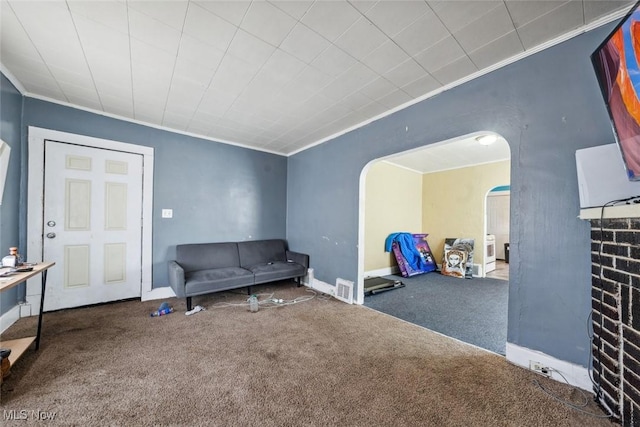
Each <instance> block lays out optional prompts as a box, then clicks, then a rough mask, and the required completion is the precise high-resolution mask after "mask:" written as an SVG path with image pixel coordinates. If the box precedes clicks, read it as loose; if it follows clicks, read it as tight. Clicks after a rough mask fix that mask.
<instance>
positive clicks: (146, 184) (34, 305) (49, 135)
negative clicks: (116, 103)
mask: <svg viewBox="0 0 640 427" xmlns="http://www.w3.org/2000/svg"><path fill="white" fill-rule="evenodd" d="M45 140H53V141H60V142H67V143H71V144H78V145H84V146H87V147H94V148H104V149H109V150H117V151H124V152H128V153H134V154H140V155H142V158H143V160H142V170H143V181H142V187H143V192H142V284H141V290H140V297H141V299H142V301H146V300H150V299H156V298H163V297H164V296H160V295H156V293H158V292H154V290H153V289H152V280H151V270H152V236H153V233H152V224H153V216H152V214H153V160H154V157H153V156H154V154H153V147H145V146H142V145H135V144H128V143H124V142H117V141H110V140H107V139H100V138H93V137H89V136H84V135H77V134H72V133H66V132H59V131H55V130H50V129H43V128H38V127H34V126H29V130H28V141H29V156H28V157H29V159H28V165H29V171H28V174H29V182H28V191H27V198H28V200H27V254H28V255H27V256H28V261H30V262H39V261H43V259H42V250H43V249H42V248H43V235H44V230H43V227H44V219H43V203H44V141H45ZM53 268H56V267H55V266H54V267H53ZM40 293H41V284H40V281H39V280H29V281H27V298H26V299H27V304H28V305H29V306H30V308H31V313H30V314H28V313H21V316H23V315H35V314H37V313H38V312H39V310H40ZM45 295H46V293H45Z"/></svg>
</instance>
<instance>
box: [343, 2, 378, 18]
mask: <svg viewBox="0 0 640 427" xmlns="http://www.w3.org/2000/svg"><path fill="white" fill-rule="evenodd" d="M349 3H351V6H353V7H355V8H356V9H358V11H359V12H360V13H362V14H363V15H364V14H365V13H367V12H368V11H369V9H371V8H372V7H373V6H375V5H376V3H378V0H349Z"/></svg>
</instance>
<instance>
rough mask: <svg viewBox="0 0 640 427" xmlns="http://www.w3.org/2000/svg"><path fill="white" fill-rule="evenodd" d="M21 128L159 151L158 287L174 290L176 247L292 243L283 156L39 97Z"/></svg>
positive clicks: (27, 104)
mask: <svg viewBox="0 0 640 427" xmlns="http://www.w3.org/2000/svg"><path fill="white" fill-rule="evenodd" d="M23 125H24V129H23V130H24V135H23V141H24V143H25V144H26V134H27V126H36V127H42V128H47V129H53V130H58V131H63V132H69V133H76V134H81V135H87V136H92V137H97V138H104V139H110V140H115V141H120V142H127V143H132V144H138V145H144V146H149V147H153V148H154V155H155V163H154V192H153V249H152V250H153V287H154V288H156V287H162V286H168V278H167V261H168V260H170V259H174V258H175V246H176V245H177V244H180V243H198V242H222V241H235V240H255V239H266V238H285V237H286V204H287V198H286V182H287V159H286V157H284V156H279V155H275V154H269V153H264V152H260V151H256V150H249V149H246V148H241V147H236V146H231V145H228V144H221V143H217V142H212V141H208V140H203V139H198V138H192V137H189V136H185V135H181V134H176V133H172V132H167V131H163V130H159V129H155V128H151V127H147V126H142V125H138V124H134V123H130V122H126V121H122V120H116V119H112V118H109V117H105V116H101V115H97V114H93V113H89V112H86V111H82V110H78V109H74V108H69V107H65V106H61V105H58V104H53V103H50V102H45V101H41V100H37V99H33V98H25V101H24V118H23ZM24 173H25V174H26V168H25V170H24ZM163 208H171V209H173V219H162V218H161V217H160V214H161V210H162V209H163ZM25 232H26V230H25Z"/></svg>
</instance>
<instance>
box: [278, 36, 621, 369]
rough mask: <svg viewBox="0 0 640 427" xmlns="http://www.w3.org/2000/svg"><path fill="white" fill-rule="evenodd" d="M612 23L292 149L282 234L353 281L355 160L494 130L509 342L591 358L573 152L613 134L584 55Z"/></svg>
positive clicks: (584, 231)
mask: <svg viewBox="0 0 640 427" xmlns="http://www.w3.org/2000/svg"><path fill="white" fill-rule="evenodd" d="M612 28H613V26H612V25H609V26H606V27H604V28H600V29H598V30H596V31H592V32H590V33H587V34H584V35H581V36H579V37H577V38H574V39H571V40H570V41H567V42H565V43H562V44H560V45H557V46H555V47H553V48H551V49H548V50H545V51H543V52H540V53H538V54H535V55H533V56H530V57H528V58H525V59H523V60H521V61H518V62H516V63H514V64H511V65H509V66H506V67H503V68H501V69H499V70H496V71H494V72H492V73H490V74H487V75H485V76H483V77H481V78H478V79H474V80H472V81H470V82H468V83H466V84H463V85H461V86H458V87H456V88H454V89H451V90H449V91H446V92H444V93H442V94H439V95H437V96H435V97H433V98H430V99H427V100H425V101H423V102H421V103H419V104H416V105H414V106H412V107H410V108H407V109H405V110H402V111H399V112H397V113H395V114H393V115H391V116H388V117H386V118H383V119H381V120H378V121H376V122H374V123H371V124H369V125H367V126H365V127H363V128H360V129H357V130H355V131H352V132H350V133H348V134H346V135H343V136H341V137H338V138H335V139H334V140H332V141H329V142H327V143H325V144H321V145H319V146H316V147H314V148H312V149H309V150H306V151H303V152H301V153H298V154H296V155H294V156H292V157H290V158H289V179H288V199H289V201H290V202H289V205H288V217H287V221H288V222H287V236H288V238H289V242H290V244H291V245H292V246H293V247H295V248H296V249H297V250H301V251H303V252H308V253H309V254H310V257H311V264H312V267H313V268H314V270H315V271H314V273H315V277H316V278H318V279H320V280H322V281H324V282H327V283H331V284H334V283H335V280H336V278H337V277H342V278H345V279H347V280H353V281H356V279H357V265H358V258H357V254H358V251H357V244H358V197H359V176H360V172H361V171H362V169H363V167H364V166H365V165H366V164H367V163H368V162H370V161H371V160H373V159H376V158H379V157H381V156H386V155H389V154H393V153H397V152H401V151H404V150H407V149H411V148H416V147H420V146H424V145H428V144H432V143H435V142H438V141H443V140H447V139H451V138H455V137H458V136H461V135H466V134H469V133H472V132H477V131H482V130H488V131H494V132H497V133H499V134H500V135H502V136H504V137H505V138H506V140H507V141H508V142H509V144H510V146H511V174H512V177H511V209H512V212H511V238H510V269H511V273H510V294H509V330H508V341H509V342H510V343H514V344H517V345H519V346H523V347H527V348H531V349H535V350H539V351H542V352H545V353H547V354H549V355H551V356H554V357H556V358H558V359H561V360H565V361H569V362H573V363H576V364H579V365H582V366H588V361H589V356H588V355H589V348H590V346H589V338H588V335H587V316H588V314H589V312H590V304H591V278H590V272H591V264H590V231H589V224H588V223H587V222H585V221H581V220H579V219H577V216H578V214H579V203H578V186H577V181H576V166H575V151H576V149H579V148H584V147H589V146H594V145H601V144H607V143H611V142H613V134H612V131H611V126H610V123H609V119H608V116H607V113H606V109H605V105H604V103H603V100H602V97H601V95H600V91H599V87H598V84H597V82H596V79H595V75H594V72H593V69H592V66H591V63H590V59H589V55H590V54H591V52H592V51H593V50H594V49H595V48H596V47H597V46H598V44H599V43H600V42H601V41H602V40H603V39H604V37H605V36H606V35H607V34H608V32H609V31H610V30H611V29H612ZM407 127H408V130H406V129H407ZM389 209H390V210H392V209H393V206H389Z"/></svg>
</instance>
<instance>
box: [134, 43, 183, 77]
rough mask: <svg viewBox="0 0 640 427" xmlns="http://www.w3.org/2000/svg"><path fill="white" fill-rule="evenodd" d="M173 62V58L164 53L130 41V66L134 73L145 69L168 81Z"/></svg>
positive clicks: (144, 44) (174, 60)
mask: <svg viewBox="0 0 640 427" xmlns="http://www.w3.org/2000/svg"><path fill="white" fill-rule="evenodd" d="M175 62H176V58H175V56H173V55H171V54H169V53H167V52H166V51H164V50H161V49H158V48H156V47H154V46H151V45H148V44H146V43H143V42H141V41H138V40H136V39H131V64H132V69H133V71H134V72H135V71H136V70H140V69H142V68H145V69H149V70H151V72H152V73H153V74H154V75H156V76H158V77H160V78H163V79H170V78H171V75H172V74H173V66H174V64H175Z"/></svg>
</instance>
